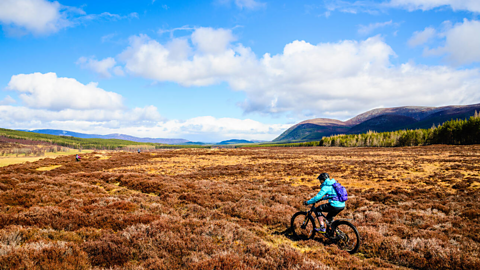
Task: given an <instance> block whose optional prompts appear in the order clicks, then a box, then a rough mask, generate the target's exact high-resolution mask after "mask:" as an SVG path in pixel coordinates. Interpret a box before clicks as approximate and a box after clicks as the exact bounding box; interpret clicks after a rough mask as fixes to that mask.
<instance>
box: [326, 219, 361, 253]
mask: <svg viewBox="0 0 480 270" xmlns="http://www.w3.org/2000/svg"><path fill="white" fill-rule="evenodd" d="M332 232H333V235H332V240H333V241H334V242H335V244H336V245H337V246H338V247H339V248H340V249H342V250H345V251H347V252H348V253H350V254H355V253H356V252H357V251H358V249H359V248H360V234H359V233H358V230H357V228H356V227H355V226H354V225H353V224H352V223H350V222H348V221H345V220H340V221H336V222H334V223H333V224H332Z"/></svg>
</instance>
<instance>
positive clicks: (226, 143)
mask: <svg viewBox="0 0 480 270" xmlns="http://www.w3.org/2000/svg"><path fill="white" fill-rule="evenodd" d="M244 143H255V141H248V140H239V139H232V140H227V141H221V142H219V143H217V144H218V145H228V144H244Z"/></svg>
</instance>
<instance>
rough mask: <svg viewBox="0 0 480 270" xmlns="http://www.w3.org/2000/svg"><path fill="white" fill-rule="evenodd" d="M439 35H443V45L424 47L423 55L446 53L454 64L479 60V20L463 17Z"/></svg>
mask: <svg viewBox="0 0 480 270" xmlns="http://www.w3.org/2000/svg"><path fill="white" fill-rule="evenodd" d="M441 35H442V36H444V37H445V46H443V47H438V48H434V49H426V50H425V51H424V55H425V56H430V55H445V54H446V55H447V56H446V58H447V60H448V61H449V62H450V63H452V64H455V65H464V64H470V63H474V62H480V50H479V48H480V21H475V20H471V21H469V20H467V19H464V20H463V23H457V24H455V25H454V26H453V27H451V28H449V29H447V30H446V31H445V32H443V33H442V34H441Z"/></svg>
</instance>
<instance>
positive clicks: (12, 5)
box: [0, 0, 138, 36]
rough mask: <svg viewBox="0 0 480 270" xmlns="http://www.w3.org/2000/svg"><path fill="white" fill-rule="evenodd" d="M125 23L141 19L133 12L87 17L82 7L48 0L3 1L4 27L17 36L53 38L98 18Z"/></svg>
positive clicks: (0, 10)
mask: <svg viewBox="0 0 480 270" xmlns="http://www.w3.org/2000/svg"><path fill="white" fill-rule="evenodd" d="M102 18H105V19H109V20H121V19H131V18H138V14H137V13H135V12H133V13H130V14H129V15H126V16H121V15H118V14H112V13H109V12H103V13H101V14H88V15H87V14H86V13H85V11H83V10H82V9H80V8H76V7H69V6H64V5H61V4H60V3H59V2H57V1H53V2H50V1H48V0H1V1H0V24H1V25H2V27H3V29H4V31H5V32H7V33H8V34H10V35H14V36H22V35H26V34H29V33H32V34H33V35H36V36H41V35H50V34H53V33H56V32H58V31H60V30H62V29H64V28H67V27H72V26H75V25H78V24H81V23H84V22H87V21H91V20H98V19H102Z"/></svg>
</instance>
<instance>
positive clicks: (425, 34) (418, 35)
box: [408, 27, 437, 47]
mask: <svg viewBox="0 0 480 270" xmlns="http://www.w3.org/2000/svg"><path fill="white" fill-rule="evenodd" d="M436 34H437V31H436V30H435V29H434V28H432V27H426V28H425V30H423V31H417V32H415V33H413V35H412V37H411V38H410V39H409V40H408V45H409V46H410V47H416V46H419V45H422V44H425V43H427V42H428V41H429V40H430V39H432V38H434V37H435V35H436Z"/></svg>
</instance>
